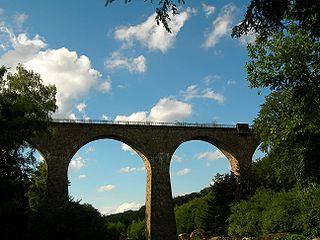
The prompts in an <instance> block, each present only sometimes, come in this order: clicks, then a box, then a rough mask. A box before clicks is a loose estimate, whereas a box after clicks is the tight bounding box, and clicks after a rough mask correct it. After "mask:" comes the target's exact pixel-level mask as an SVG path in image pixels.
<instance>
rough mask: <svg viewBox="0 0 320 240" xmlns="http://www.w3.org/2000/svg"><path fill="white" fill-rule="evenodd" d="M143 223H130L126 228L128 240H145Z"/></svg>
mask: <svg viewBox="0 0 320 240" xmlns="http://www.w3.org/2000/svg"><path fill="white" fill-rule="evenodd" d="M144 225H145V222H144V221H132V223H131V225H130V226H129V228H128V238H129V239H132V240H145V239H146V237H145V234H144Z"/></svg>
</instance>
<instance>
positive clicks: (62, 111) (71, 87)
mask: <svg viewBox="0 0 320 240" xmlns="http://www.w3.org/2000/svg"><path fill="white" fill-rule="evenodd" d="M25 66H26V68H28V69H33V70H34V71H35V72H38V73H39V74H40V75H41V77H42V79H43V81H44V83H45V84H54V85H55V86H56V87H57V105H58V107H59V108H58V111H57V113H56V114H55V116H56V117H63V116H68V115H70V114H71V109H72V102H73V101H74V100H76V99H79V98H80V97H81V96H83V95H85V94H86V93H87V92H88V91H89V90H90V88H91V87H93V86H94V85H95V84H96V82H97V79H98V78H99V77H100V76H101V74H100V73H99V72H98V71H97V70H95V69H93V68H91V62H90V60H89V58H88V57H86V56H84V55H82V56H78V54H77V53H76V52H74V51H70V50H68V49H67V48H60V49H48V50H46V51H40V52H38V53H37V54H36V55H34V56H33V58H32V59H31V60H29V61H28V62H26V63H25Z"/></svg>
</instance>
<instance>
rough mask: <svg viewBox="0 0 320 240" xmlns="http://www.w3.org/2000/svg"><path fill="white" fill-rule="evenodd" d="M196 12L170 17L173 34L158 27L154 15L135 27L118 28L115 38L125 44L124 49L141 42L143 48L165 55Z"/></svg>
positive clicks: (190, 10)
mask: <svg viewBox="0 0 320 240" xmlns="http://www.w3.org/2000/svg"><path fill="white" fill-rule="evenodd" d="M195 13H196V10H195V9H192V8H187V10H185V11H183V12H180V14H177V15H175V16H170V18H171V21H170V22H169V27H170V28H171V31H172V33H168V32H167V31H166V30H165V29H164V27H163V26H161V25H157V23H156V20H155V17H156V13H154V14H152V15H151V16H150V17H148V19H147V20H146V21H145V22H143V23H140V24H138V25H135V26H129V27H128V26H123V27H118V28H117V29H116V30H115V33H114V38H115V39H117V40H119V41H122V42H123V47H132V46H133V44H134V42H139V43H140V44H141V45H142V46H144V47H146V48H148V49H149V50H151V51H161V52H162V53H165V52H166V51H167V50H168V49H169V48H171V47H172V46H173V44H174V42H175V40H176V37H177V34H178V33H179V31H180V30H181V28H182V27H183V25H184V24H185V22H186V21H187V20H188V19H189V17H190V16H191V15H192V14H195Z"/></svg>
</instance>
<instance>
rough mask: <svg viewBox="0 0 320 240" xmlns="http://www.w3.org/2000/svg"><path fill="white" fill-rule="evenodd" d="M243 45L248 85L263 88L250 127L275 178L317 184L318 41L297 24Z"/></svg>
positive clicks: (319, 174)
mask: <svg viewBox="0 0 320 240" xmlns="http://www.w3.org/2000/svg"><path fill="white" fill-rule="evenodd" d="M287 29H288V30H287V32H286V33H284V32H277V33H274V34H273V35H272V36H270V37H269V38H268V39H258V40H257V41H256V43H255V44H254V45H250V46H249V47H248V50H249V62H248V63H247V72H248V80H249V82H250V86H251V87H255V88H261V87H267V88H269V89H270V90H271V93H270V94H269V95H268V96H267V97H266V102H265V103H264V104H263V105H262V107H261V110H260V112H259V115H258V117H257V118H256V119H255V121H254V129H255V131H256V132H257V133H258V134H259V135H260V138H261V140H262V142H263V143H262V150H263V151H265V152H266V153H267V154H268V156H269V157H271V158H273V157H276V158H277V159H278V164H279V168H278V170H279V171H278V176H281V175H283V174H284V173H285V172H287V173H289V175H290V177H292V178H293V179H291V180H292V181H293V182H302V180H304V179H306V178H309V179H310V178H312V179H314V180H316V181H319V180H320V162H319V160H318V159H319V157H320V58H319V57H320V56H319V50H320V42H319V38H318V37H315V36H313V35H312V34H311V33H310V32H309V31H307V30H305V29H302V28H301V27H300V26H299V25H298V23H291V24H290V25H288V28H287Z"/></svg>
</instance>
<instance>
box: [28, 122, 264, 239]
mask: <svg viewBox="0 0 320 240" xmlns="http://www.w3.org/2000/svg"><path fill="white" fill-rule="evenodd" d="M52 127H53V128H54V130H55V131H54V134H53V136H43V137H41V138H39V139H33V143H34V144H35V145H36V147H37V148H38V150H39V151H40V152H41V153H42V154H43V156H44V158H45V160H46V163H47V167H48V180H47V204H48V206H49V207H50V208H52V209H53V208H57V207H60V206H62V205H63V204H64V203H65V202H66V201H67V200H68V197H69V196H68V166H69V163H70V161H71V159H72V157H73V156H74V154H75V153H76V152H77V151H78V150H79V149H80V148H81V147H82V146H84V145H85V144H87V143H89V142H91V141H94V140H98V139H115V140H118V141H121V142H123V143H126V144H128V145H129V146H131V147H132V148H133V149H135V150H136V151H137V152H138V154H139V155H140V156H141V158H142V159H143V160H144V163H145V167H146V171H147V181H146V185H147V186H146V229H145V230H146V231H145V232H146V239H147V240H175V239H176V237H177V230H176V223H175V216H174V209H173V201H172V190H171V181H170V161H171V159H172V156H173V153H174V152H175V150H176V149H177V148H178V147H179V146H180V145H181V144H182V143H184V142H187V141H189V140H202V141H205V142H208V143H211V144H213V145H214V146H216V147H218V148H219V149H220V150H221V151H222V152H223V153H224V154H225V155H226V157H227V158H228V159H229V161H230V164H231V169H232V172H233V173H234V174H235V175H237V176H240V175H241V174H242V173H243V172H244V171H246V170H247V169H248V167H249V166H250V164H251V159H252V155H253V153H254V151H255V149H256V148H257V146H258V145H259V143H260V140H259V139H258V138H257V137H256V136H255V135H254V134H253V132H252V131H251V130H250V129H249V128H246V131H242V129H240V130H241V131H239V129H237V128H235V127H224V126H220V127H219V126H216V125H204V126H203V125H199V126H197V125H190V126H187V125H186V126H183V125H178V126H175V125H174V124H173V125H172V124H171V125H168V126H166V125H161V124H160V125H159V124H157V125H154V126H153V125H152V124H151V125H150V124H148V125H143V124H141V125H139V124H123V123H116V124H102V123H78V122H74V123H73V122H67V123H66V122H53V123H52Z"/></svg>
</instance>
